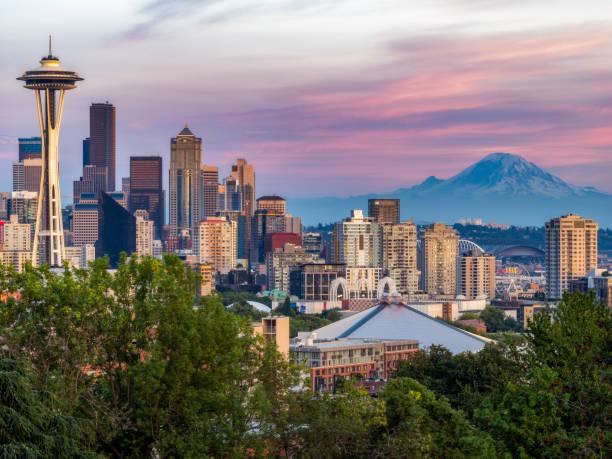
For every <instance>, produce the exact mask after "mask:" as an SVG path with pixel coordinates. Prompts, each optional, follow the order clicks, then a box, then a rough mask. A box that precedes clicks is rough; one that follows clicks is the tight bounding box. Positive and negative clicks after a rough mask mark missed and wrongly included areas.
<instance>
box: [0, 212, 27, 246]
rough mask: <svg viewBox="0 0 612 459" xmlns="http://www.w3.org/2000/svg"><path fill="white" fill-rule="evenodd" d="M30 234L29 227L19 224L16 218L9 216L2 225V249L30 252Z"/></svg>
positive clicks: (14, 215)
mask: <svg viewBox="0 0 612 459" xmlns="http://www.w3.org/2000/svg"><path fill="white" fill-rule="evenodd" d="M30 232H31V226H30V225H28V224H27V223H19V218H18V216H17V215H16V214H13V215H11V219H10V220H9V221H8V222H6V223H5V224H4V225H2V249H3V250H7V251H22V252H25V251H30V250H32V238H31V237H30Z"/></svg>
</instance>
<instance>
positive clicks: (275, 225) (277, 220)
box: [248, 210, 285, 267]
mask: <svg viewBox="0 0 612 459" xmlns="http://www.w3.org/2000/svg"><path fill="white" fill-rule="evenodd" d="M283 232H285V218H284V216H283V215H278V214H277V213H276V212H274V211H272V210H256V211H255V215H253V217H251V233H250V236H251V239H250V250H249V253H248V256H249V263H250V265H251V266H253V267H255V266H257V265H258V264H260V263H261V264H263V263H265V262H266V251H265V238H266V234H270V233H283Z"/></svg>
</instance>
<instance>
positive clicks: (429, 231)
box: [419, 223, 459, 296]
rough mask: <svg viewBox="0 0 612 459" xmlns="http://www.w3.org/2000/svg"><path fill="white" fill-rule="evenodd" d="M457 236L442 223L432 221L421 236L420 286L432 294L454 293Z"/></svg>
mask: <svg viewBox="0 0 612 459" xmlns="http://www.w3.org/2000/svg"><path fill="white" fill-rule="evenodd" d="M458 243H459V237H458V236H457V233H456V232H455V230H454V229H453V228H449V227H448V226H446V225H445V224H444V223H433V224H431V225H429V226H428V227H427V228H425V231H423V234H422V237H421V250H420V253H419V262H420V263H419V266H420V270H421V287H422V289H423V290H424V291H425V292H427V293H429V294H432V295H452V296H454V295H455V291H456V285H457V260H456V258H457V251H458Z"/></svg>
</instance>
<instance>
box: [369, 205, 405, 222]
mask: <svg viewBox="0 0 612 459" xmlns="http://www.w3.org/2000/svg"><path fill="white" fill-rule="evenodd" d="M368 217H370V218H371V219H372V221H374V222H376V223H399V221H400V200H399V199H368Z"/></svg>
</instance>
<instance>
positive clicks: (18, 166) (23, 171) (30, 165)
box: [13, 158, 42, 193]
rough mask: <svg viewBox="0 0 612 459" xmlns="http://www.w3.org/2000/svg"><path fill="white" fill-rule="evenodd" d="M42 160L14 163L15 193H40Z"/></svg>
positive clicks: (35, 159)
mask: <svg viewBox="0 0 612 459" xmlns="http://www.w3.org/2000/svg"><path fill="white" fill-rule="evenodd" d="M41 175H42V159H41V158H32V159H24V160H23V161H20V162H18V163H13V191H33V192H35V193H38V192H39V191H40V177H41Z"/></svg>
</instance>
